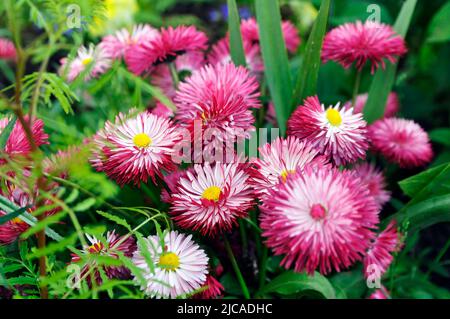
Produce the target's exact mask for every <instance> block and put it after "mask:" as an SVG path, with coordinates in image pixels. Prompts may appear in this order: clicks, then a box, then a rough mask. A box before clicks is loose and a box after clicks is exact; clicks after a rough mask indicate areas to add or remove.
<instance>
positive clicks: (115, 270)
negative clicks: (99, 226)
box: [71, 230, 136, 284]
mask: <svg viewBox="0 0 450 319" xmlns="http://www.w3.org/2000/svg"><path fill="white" fill-rule="evenodd" d="M86 237H87V239H88V240H89V244H88V246H85V247H83V249H82V250H81V251H80V252H81V253H80V255H77V254H71V255H72V262H73V263H78V262H80V261H82V262H84V263H85V264H84V265H83V269H82V271H81V276H82V277H83V275H85V274H87V272H88V271H89V270H90V268H91V267H94V278H95V279H96V281H97V283H98V284H100V283H101V282H102V280H101V275H100V273H99V270H98V268H97V267H98V265H96V261H95V259H94V260H89V256H107V257H111V258H115V259H118V258H119V254H123V255H124V256H125V257H132V256H133V252H134V251H135V250H136V242H135V240H134V238H133V237H131V236H129V237H125V236H122V237H120V236H119V235H117V234H116V233H115V231H114V230H113V231H108V232H107V233H106V241H105V242H103V241H101V240H99V239H97V238H96V237H95V236H90V235H88V234H86ZM86 259H87V260H86ZM102 269H103V271H104V272H105V274H106V276H107V277H108V278H110V279H111V278H117V279H130V278H131V272H130V270H129V269H128V268H127V267H125V266H109V265H108V266H102ZM86 279H87V280H88V282H90V277H89V275H87V277H86Z"/></svg>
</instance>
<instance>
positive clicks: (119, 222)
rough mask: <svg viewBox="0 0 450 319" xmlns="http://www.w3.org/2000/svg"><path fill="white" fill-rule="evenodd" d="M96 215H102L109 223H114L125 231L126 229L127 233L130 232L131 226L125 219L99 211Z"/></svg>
mask: <svg viewBox="0 0 450 319" xmlns="http://www.w3.org/2000/svg"><path fill="white" fill-rule="evenodd" d="M97 214H99V215H102V216H103V217H105V218H106V219H109V220H110V221H112V222H114V223H116V224H117V225H120V226H123V227H125V228H126V229H128V231H131V226H130V225H129V224H128V223H127V221H126V220H125V219H123V218H120V217H117V216H115V215H112V214H109V213H106V212H102V211H100V210H98V211H97Z"/></svg>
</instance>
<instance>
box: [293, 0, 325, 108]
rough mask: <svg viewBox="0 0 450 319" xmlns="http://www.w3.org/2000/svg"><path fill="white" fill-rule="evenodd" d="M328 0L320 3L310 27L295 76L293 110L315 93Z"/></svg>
mask: <svg viewBox="0 0 450 319" xmlns="http://www.w3.org/2000/svg"><path fill="white" fill-rule="evenodd" d="M330 3H331V1H330V0H324V1H322V5H321V6H320V11H319V14H318V16H317V19H316V21H315V22H314V25H313V27H312V31H311V34H310V35H309V38H308V42H307V44H306V49H305V56H304V58H303V62H302V65H301V67H300V72H299V74H298V75H297V85H296V87H295V91H294V97H293V99H292V107H293V108H295V107H296V106H297V105H298V104H300V103H301V102H302V101H303V100H304V99H305V98H307V97H308V96H312V95H315V94H316V93H317V79H318V78H319V67H320V64H321V60H320V55H321V51H322V44H323V39H324V37H325V32H326V29H327V22H328V14H329V12H330Z"/></svg>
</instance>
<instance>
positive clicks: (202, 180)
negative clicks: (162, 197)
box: [170, 163, 253, 236]
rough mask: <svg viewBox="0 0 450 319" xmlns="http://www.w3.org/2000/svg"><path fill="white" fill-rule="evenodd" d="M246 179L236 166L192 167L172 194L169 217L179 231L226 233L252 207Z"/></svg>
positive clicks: (238, 166)
mask: <svg viewBox="0 0 450 319" xmlns="http://www.w3.org/2000/svg"><path fill="white" fill-rule="evenodd" d="M249 181H250V176H249V174H248V173H247V171H246V169H245V167H243V165H240V164H237V163H231V164H222V163H216V164H215V165H210V164H209V163H205V164H203V165H199V164H197V165H195V166H194V168H193V170H192V171H188V172H187V175H186V177H181V178H180V180H179V182H178V187H177V190H176V191H175V192H174V193H173V194H172V207H171V209H170V212H171V214H172V215H173V218H174V220H175V222H176V223H177V224H178V225H179V226H180V227H183V228H188V229H192V230H198V231H200V232H201V233H202V234H203V235H210V236H212V235H215V234H216V233H221V232H225V231H229V230H230V229H231V228H232V227H233V226H234V225H236V224H237V219H238V218H241V217H244V216H246V214H247V211H248V210H249V209H250V208H251V207H252V205H253V190H252V188H251V186H250V183H249Z"/></svg>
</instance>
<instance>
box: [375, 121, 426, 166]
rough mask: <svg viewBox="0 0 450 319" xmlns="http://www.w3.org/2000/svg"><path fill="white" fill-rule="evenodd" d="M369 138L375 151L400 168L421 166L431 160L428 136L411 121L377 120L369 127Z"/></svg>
mask: <svg viewBox="0 0 450 319" xmlns="http://www.w3.org/2000/svg"><path fill="white" fill-rule="evenodd" d="M369 137H370V140H371V142H372V146H373V149H374V150H375V151H378V152H380V153H381V154H383V156H384V157H386V158H387V159H388V160H389V161H392V162H395V163H398V164H399V165H400V167H405V168H410V167H417V166H422V165H425V164H427V163H429V162H430V161H431V159H432V158H433V150H432V149H431V144H430V140H429V138H428V134H427V133H426V132H425V131H424V130H423V129H422V128H421V127H420V126H419V124H417V123H415V122H414V121H411V120H406V119H399V118H388V119H383V120H378V121H376V122H375V123H374V124H372V125H370V126H369Z"/></svg>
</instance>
